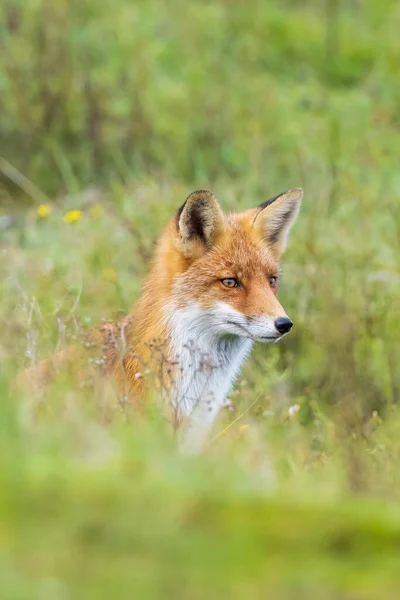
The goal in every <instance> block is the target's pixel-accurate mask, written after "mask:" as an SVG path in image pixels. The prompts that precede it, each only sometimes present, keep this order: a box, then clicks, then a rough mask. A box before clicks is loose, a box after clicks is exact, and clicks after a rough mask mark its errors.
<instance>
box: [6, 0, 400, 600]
mask: <svg viewBox="0 0 400 600" xmlns="http://www.w3.org/2000/svg"><path fill="white" fill-rule="evenodd" d="M399 26H400V11H399V7H398V4H397V3H396V2H394V1H389V0H387V1H386V2H378V0H368V1H366V2H363V3H356V2H353V3H350V2H348V3H344V2H343V3H341V4H340V5H339V3H336V2H334V1H333V0H332V1H330V2H328V1H327V2H325V3H322V2H317V1H316V0H315V1H312V0H309V1H306V2H298V1H295V0H285V1H280V2H278V1H276V2H275V1H273V2H264V3H262V2H257V1H256V0H250V1H249V2H246V3H244V2H239V1H235V0H230V1H229V2H228V1H227V0H216V1H214V2H208V1H200V0H196V1H193V2H187V3H183V2H179V1H178V0H171V1H170V2H165V3H164V2H161V1H160V0H147V1H146V2H144V1H141V0H139V1H137V2H132V1H129V2H128V1H126V0H117V1H116V2H113V3H111V2H101V3H93V2H89V1H87V0H83V1H81V2H79V3H78V2H66V1H65V0H58V1H57V2H56V3H55V2H50V1H47V0H39V1H34V0H27V1H25V2H13V3H8V4H5V5H4V6H3V7H2V10H1V14H0V94H1V100H2V109H1V111H0V136H1V137H0V236H1V237H0V282H1V285H0V325H1V332H2V335H1V339H0V365H1V366H0V397H1V406H2V409H1V411H0V598H1V600H3V598H4V599H7V600H8V599H10V600H11V599H12V600H15V599H18V600H20V599H21V600H25V599H26V600H28V599H29V600H31V599H34V600H42V599H47V598H51V600H58V599H60V600H64V599H69V598H74V599H79V598H85V599H87V598H89V599H90V598H96V600H98V599H101V598H110V597H112V596H115V597H118V598H145V599H146V600H147V599H152V598H157V599H158V598H173V599H174V600H175V599H180V598H182V599H184V600H187V599H194V600H197V599H203V598H207V599H214V598H215V599H217V598H218V599H219V598H229V599H233V600H235V599H238V600H239V599H240V600H241V599H242V598H247V597H248V598H251V599H253V598H254V599H260V600H261V599H262V600H264V598H271V599H273V600H275V599H276V600H278V599H279V600H281V599H282V600H286V599H292V598H293V599H294V598H296V599H301V598H304V599H307V600H308V599H312V600H314V599H315V600H319V599H321V598H324V599H325V598H326V599H328V600H331V599H332V600H359V599H364V598H365V599H375V598H385V599H388V600H390V599H392V598H393V599H395V598H397V597H398V589H399V584H400V576H399V572H398V564H399V558H398V557H399V551H400V512H399V509H398V506H397V503H398V500H399V497H400V477H399V475H398V465H399V460H400V415H399V411H398V398H399V393H400V372H399V369H398V365H399V363H400V347H399V344H398V339H399V334H400V325H399V323H400V319H399V317H400V314H399V306H400V286H399V283H400V259H399V244H400V237H399V236H400V217H399V216H398V214H399V213H398V210H397V204H398V198H399V190H400V188H399V185H400V181H399V175H398V144H399V123H400V121H399V99H400V78H399V77H398V62H399V55H400V41H399V39H400V38H399V36H398V31H399ZM294 186H302V187H303V188H304V190H305V197H304V206H303V208H302V212H301V214H300V217H299V220H298V222H297V223H296V226H295V228H294V230H293V233H292V235H291V240H290V245H289V249H288V251H287V254H286V255H285V258H284V274H283V280H282V285H281V289H280V300H281V302H282V304H283V305H284V307H285V308H286V310H287V312H288V314H289V315H290V316H291V318H292V319H293V320H294V322H295V327H294V329H293V332H291V333H290V336H288V337H287V339H285V340H284V342H283V343H282V344H280V345H277V346H273V347H271V348H268V347H264V346H263V347H259V348H257V349H256V351H255V352H254V354H253V356H252V358H251V359H250V360H249V362H248V363H247V365H246V367H245V368H244V370H243V372H242V375H241V378H240V380H239V381H238V382H237V385H236V387H235V390H234V391H233V392H232V394H231V399H232V402H233V409H234V411H233V412H231V411H229V410H224V411H223V414H222V415H221V418H220V420H219V422H218V423H217V425H216V427H215V431H214V432H213V437H212V438H211V440H210V443H209V445H208V447H207V449H206V451H205V452H204V455H203V456H201V457H198V458H196V459H192V460H189V459H185V458H184V457H182V456H179V455H178V453H177V452H176V450H175V448H174V443H173V439H171V435H170V432H169V430H168V427H167V426H166V424H165V423H164V422H162V421H161V419H160V416H159V415H158V413H157V410H154V408H153V409H152V410H151V411H150V410H149V413H148V414H146V415H145V416H144V417H143V416H141V417H139V416H138V415H137V414H135V411H134V410H133V408H132V407H129V406H120V405H119V404H118V403H117V402H116V400H115V398H114V396H113V395H112V394H111V393H110V390H109V389H108V388H104V387H100V386H97V387H95V389H92V388H85V387H76V386H74V385H73V384H72V382H71V381H70V380H69V379H68V377H67V376H64V377H62V378H61V379H60V380H58V381H57V382H55V383H54V384H53V385H52V386H51V387H50V388H49V390H48V391H47V392H46V394H45V395H44V396H43V397H37V396H35V395H33V394H32V395H29V394H22V393H21V392H17V391H15V389H14V386H13V382H14V379H15V375H16V373H17V372H18V371H19V370H20V369H21V368H22V367H23V366H25V365H28V364H30V363H32V362H36V360H38V359H40V358H44V357H48V356H50V355H51V354H52V353H54V351H55V350H56V349H57V348H59V347H62V346H65V345H66V344H67V343H70V342H71V341H73V340H74V339H76V338H77V337H79V332H80V330H81V328H87V327H91V326H94V325H96V324H98V323H100V322H101V321H102V319H113V318H117V317H118V315H120V314H126V313H127V312H128V311H129V310H130V308H131V306H132V304H133V303H134V301H135V299H136V298H137V297H138V294H139V292H140V286H141V282H142V280H143V277H144V276H145V274H146V272H147V270H148V264H149V260H150V257H151V253H152V246H153V243H154V241H155V240H156V239H157V237H158V235H159V233H160V232H161V230H162V228H163V226H164V225H165V223H166V222H167V220H168V219H169V218H170V217H171V215H172V214H173V213H174V211H175V210H176V209H177V208H178V207H179V206H180V204H182V202H183V200H184V199H185V197H186V196H187V195H188V193H190V192H191V191H192V190H194V189H196V188H198V187H201V188H206V189H207V188H208V189H211V190H212V191H213V192H215V194H216V195H217V196H218V198H219V199H220V202H221V204H222V205H223V207H224V209H226V210H235V209H245V208H248V207H251V206H255V205H256V204H257V203H259V202H261V201H263V200H265V199H266V198H268V197H270V196H274V195H276V194H277V193H279V192H280V191H283V190H285V189H288V188H290V187H294ZM40 204H47V205H48V206H49V207H50V208H51V212H50V214H49V215H47V216H44V217H42V218H41V217H40V216H38V212H37V211H38V207H39V205H40ZM70 210H80V211H81V216H80V219H79V220H78V221H77V222H72V223H68V222H65V220H64V216H65V215H66V214H67V213H68V211H70ZM295 404H298V405H299V406H300V409H299V411H298V412H297V413H295V414H294V416H292V417H291V416H289V413H288V409H289V407H291V406H293V405H295ZM243 426H247V427H243ZM222 432H223V433H224V434H223V435H222Z"/></svg>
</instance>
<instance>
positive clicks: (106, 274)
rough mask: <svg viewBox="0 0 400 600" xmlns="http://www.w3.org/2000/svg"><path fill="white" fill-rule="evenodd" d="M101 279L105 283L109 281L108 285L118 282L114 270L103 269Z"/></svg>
mask: <svg viewBox="0 0 400 600" xmlns="http://www.w3.org/2000/svg"><path fill="white" fill-rule="evenodd" d="M102 277H103V279H104V280H105V281H109V282H110V283H116V282H117V280H118V275H117V273H116V271H114V269H104V270H103V273H102Z"/></svg>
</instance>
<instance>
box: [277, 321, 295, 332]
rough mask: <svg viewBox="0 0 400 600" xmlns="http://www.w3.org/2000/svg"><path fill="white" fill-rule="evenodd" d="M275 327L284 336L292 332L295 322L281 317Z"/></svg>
mask: <svg viewBox="0 0 400 600" xmlns="http://www.w3.org/2000/svg"><path fill="white" fill-rule="evenodd" d="M275 327H276V328H277V330H278V331H279V333H281V334H282V335H283V334H284V333H287V332H288V331H290V330H291V329H292V327H293V321H291V320H290V319H289V318H288V317H279V319H277V320H276V321H275Z"/></svg>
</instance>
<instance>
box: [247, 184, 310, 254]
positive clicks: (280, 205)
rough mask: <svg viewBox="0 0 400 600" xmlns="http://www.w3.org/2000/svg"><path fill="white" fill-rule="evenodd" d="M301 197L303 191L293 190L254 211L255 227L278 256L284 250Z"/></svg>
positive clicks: (268, 201)
mask: <svg viewBox="0 0 400 600" xmlns="http://www.w3.org/2000/svg"><path fill="white" fill-rule="evenodd" d="M302 197H303V190H302V189H300V188H294V189H292V190H288V191H287V192H283V194H279V196H276V197H275V198H271V199H270V200H267V201H266V202H263V203H262V204H260V206H258V207H257V208H256V209H255V210H256V211H257V212H256V216H255V217H254V226H255V227H257V228H258V229H259V230H260V232H261V235H262V237H263V238H264V240H265V242H266V243H267V244H268V246H270V248H271V250H273V251H274V253H276V254H277V256H280V255H281V254H282V253H283V252H284V251H285V248H286V245H287V240H288V235H289V231H290V228H291V227H292V225H293V223H294V222H295V220H296V218H297V215H298V212H299V209H300V204H301V199H302Z"/></svg>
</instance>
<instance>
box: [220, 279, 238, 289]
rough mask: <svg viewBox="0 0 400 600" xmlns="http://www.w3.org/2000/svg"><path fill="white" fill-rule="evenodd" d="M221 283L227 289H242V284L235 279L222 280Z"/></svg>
mask: <svg viewBox="0 0 400 600" xmlns="http://www.w3.org/2000/svg"><path fill="white" fill-rule="evenodd" d="M220 282H221V283H222V285H224V286H225V287H227V288H235V287H240V283H239V282H238V280H237V279H235V278H234V277H227V278H226V279H220Z"/></svg>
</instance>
